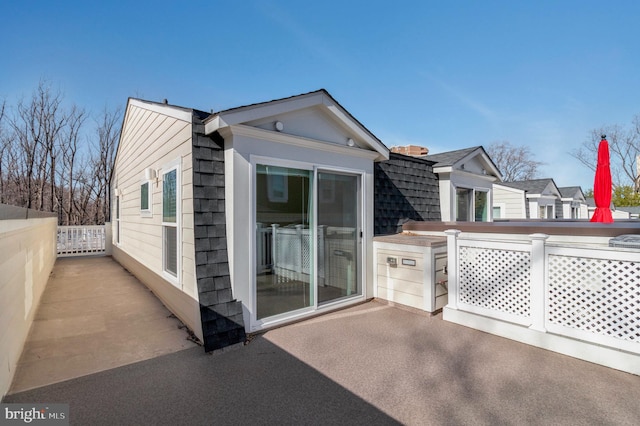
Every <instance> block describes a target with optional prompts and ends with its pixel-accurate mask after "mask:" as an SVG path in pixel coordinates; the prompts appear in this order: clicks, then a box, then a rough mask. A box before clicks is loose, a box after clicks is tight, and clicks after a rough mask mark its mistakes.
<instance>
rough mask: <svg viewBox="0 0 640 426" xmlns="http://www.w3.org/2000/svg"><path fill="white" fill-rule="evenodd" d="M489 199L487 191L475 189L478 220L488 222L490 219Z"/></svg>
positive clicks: (476, 218)
mask: <svg viewBox="0 0 640 426" xmlns="http://www.w3.org/2000/svg"><path fill="white" fill-rule="evenodd" d="M487 199H488V197H487V193H486V192H484V191H475V197H474V202H475V212H476V217H475V220H476V222H486V221H488V220H489V218H488V217H487V216H488V214H489V203H488V202H487V201H488V200H487Z"/></svg>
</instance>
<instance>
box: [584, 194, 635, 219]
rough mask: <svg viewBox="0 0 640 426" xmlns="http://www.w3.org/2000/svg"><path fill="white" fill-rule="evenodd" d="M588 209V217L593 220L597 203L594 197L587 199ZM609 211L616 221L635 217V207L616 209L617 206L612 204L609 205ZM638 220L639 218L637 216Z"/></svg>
mask: <svg viewBox="0 0 640 426" xmlns="http://www.w3.org/2000/svg"><path fill="white" fill-rule="evenodd" d="M586 203H587V209H588V217H589V219H591V218H592V217H593V213H594V212H595V211H596V202H595V200H594V199H593V197H589V198H587V199H586ZM609 209H610V210H611V217H612V218H613V219H614V220H615V219H634V217H633V213H632V212H633V207H620V208H616V206H615V205H614V204H613V202H611V204H609ZM636 219H637V216H636Z"/></svg>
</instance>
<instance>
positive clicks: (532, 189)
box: [493, 178, 563, 219]
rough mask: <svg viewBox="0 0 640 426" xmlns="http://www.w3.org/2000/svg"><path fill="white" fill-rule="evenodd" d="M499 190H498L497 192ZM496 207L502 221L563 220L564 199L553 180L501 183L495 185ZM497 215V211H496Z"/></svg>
mask: <svg viewBox="0 0 640 426" xmlns="http://www.w3.org/2000/svg"><path fill="white" fill-rule="evenodd" d="M496 188H497V190H496ZM493 202H494V207H497V208H500V209H502V208H503V207H504V215H503V214H502V210H501V212H500V218H501V219H561V218H562V217H563V212H562V199H561V195H560V190H558V187H557V186H556V184H555V182H554V181H553V179H550V178H547V179H533V180H523V181H516V182H501V183H499V184H496V185H494V200H493ZM496 214H497V211H496Z"/></svg>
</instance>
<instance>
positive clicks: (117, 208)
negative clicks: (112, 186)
mask: <svg viewBox="0 0 640 426" xmlns="http://www.w3.org/2000/svg"><path fill="white" fill-rule="evenodd" d="M115 195H116V202H115V206H114V207H115V209H114V210H115V217H116V232H115V234H116V235H115V242H116V246H119V245H120V232H121V228H120V212H121V210H122V207H121V203H122V196H121V195H120V189H118V188H116V190H115Z"/></svg>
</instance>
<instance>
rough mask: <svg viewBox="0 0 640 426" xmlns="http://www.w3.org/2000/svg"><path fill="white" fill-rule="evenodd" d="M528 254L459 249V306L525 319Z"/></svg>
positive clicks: (528, 303)
mask: <svg viewBox="0 0 640 426" xmlns="http://www.w3.org/2000/svg"><path fill="white" fill-rule="evenodd" d="M530 264H531V256H530V254H529V253H528V252H522V251H511V250H498V249H486V248H477V247H464V246H463V247H460V289H459V298H460V302H462V303H466V304H469V305H473V306H478V307H482V308H486V309H490V310H494V311H499V312H506V313H509V314H513V315H517V316H521V317H526V318H528V317H529V315H530V311H531V308H530V306H531V302H530V300H531V297H530V285H529V281H530V279H531V266H530Z"/></svg>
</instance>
